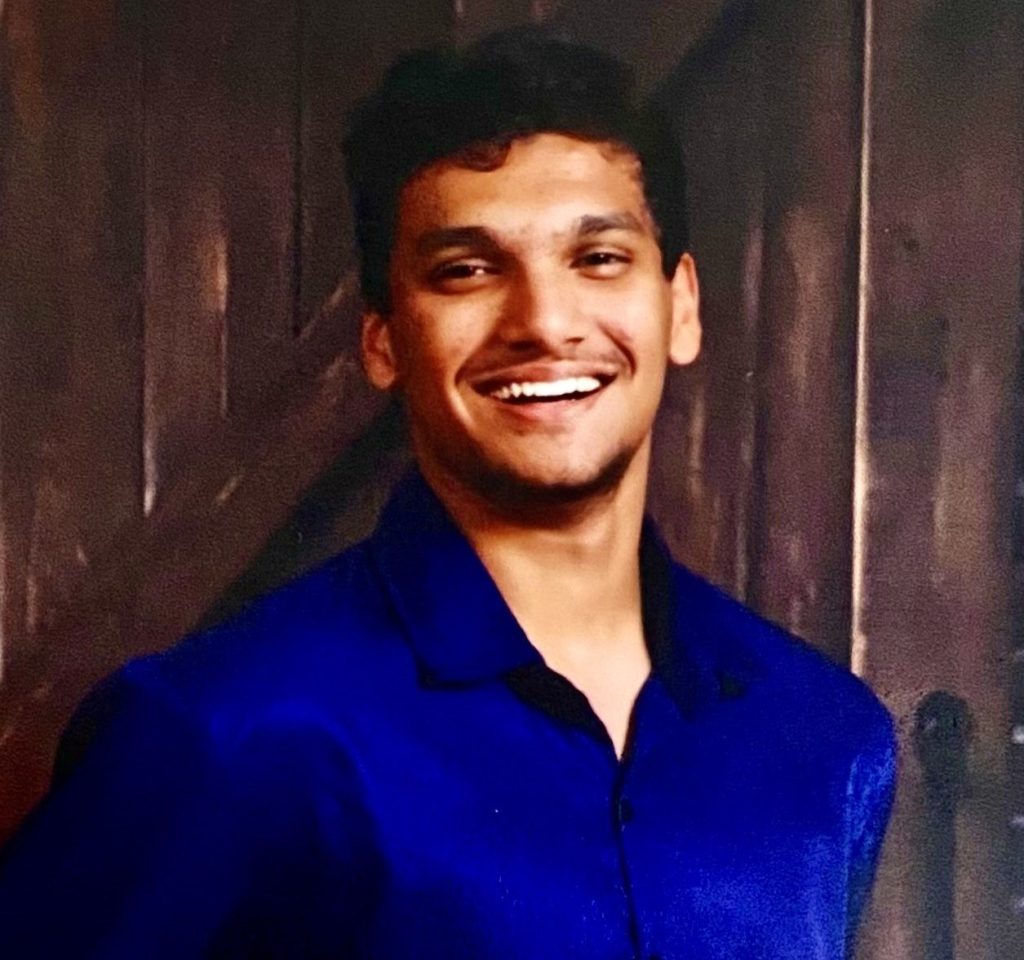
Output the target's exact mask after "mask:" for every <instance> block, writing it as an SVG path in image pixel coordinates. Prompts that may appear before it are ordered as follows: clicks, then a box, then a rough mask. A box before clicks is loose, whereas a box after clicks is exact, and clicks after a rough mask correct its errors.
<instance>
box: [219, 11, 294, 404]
mask: <svg viewBox="0 0 1024 960" xmlns="http://www.w3.org/2000/svg"><path fill="white" fill-rule="evenodd" d="M300 2H301V0H273V2H271V0H262V2H261V0H244V2H243V0H235V2H234V3H233V4H230V5H227V6H221V7H220V9H222V10H223V11H224V12H223V16H224V17H225V18H226V19H227V23H226V25H225V33H226V37H225V41H224V48H223V50H222V52H221V54H220V63H219V65H218V67H219V73H220V77H219V82H218V83H217V86H216V88H215V89H214V90H212V91H210V94H209V96H210V97H211V99H212V98H213V97H214V96H216V97H218V98H220V99H222V101H223V116H224V122H223V127H222V132H223V137H224V144H223V149H224V153H223V155H222V156H221V158H220V163H221V165H222V170H223V180H222V187H223V196H224V229H225V234H226V238H227V291H226V302H225V313H226V317H225V323H226V337H227V345H226V365H227V369H226V379H227V384H226V395H227V408H228V415H229V416H231V417H239V418H241V419H242V420H243V421H246V420H249V419H251V418H253V417H256V416H258V411H259V409H260V408H261V406H262V405H263V404H265V403H267V402H268V401H269V400H270V397H271V395H272V392H273V389H274V388H275V387H276V386H277V384H278V383H279V382H280V381H281V378H282V377H284V376H286V375H287V373H288V372H289V371H290V369H291V365H292V364H293V363H294V362H295V360H296V350H295V344H294V336H293V328H294V324H295V310H296V306H297V303H296V298H297V292H298V281H297V278H296V276H295V256H296V250H295V235H296V208H297V196H296V189H297V183H296V179H297V163H298V148H299V144H298V129H299V128H298V123H299V111H300V103H299V92H300V73H299V71H300V54H301V51H300V46H299V32H298V31H299V20H300V16H301V11H300V9H299V8H300ZM214 6H215V7H217V6H218V5H214Z"/></svg>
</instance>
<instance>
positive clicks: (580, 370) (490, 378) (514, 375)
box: [470, 360, 619, 394]
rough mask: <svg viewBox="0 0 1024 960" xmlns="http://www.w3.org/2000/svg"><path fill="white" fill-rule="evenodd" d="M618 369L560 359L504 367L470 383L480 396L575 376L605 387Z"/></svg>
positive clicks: (591, 362) (599, 364)
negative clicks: (510, 387) (519, 384)
mask: <svg viewBox="0 0 1024 960" xmlns="http://www.w3.org/2000/svg"><path fill="white" fill-rule="evenodd" d="M618 372H619V371H618V368H617V367H616V366H614V365H612V364H610V363H606V362H594V361H582V360H556V361H549V362H546V363H545V362H535V363H526V364H517V365H516V366H512V367H502V368H501V369H499V370H491V371H488V372H487V373H484V374H481V375H480V376H478V377H473V378H472V379H471V380H470V384H471V385H472V387H473V389H474V390H476V391H477V392H479V393H484V394H487V393H491V392H492V391H494V390H498V389H500V388H501V387H504V386H507V385H508V384H511V383H551V382H553V381H555V380H568V379H570V378H572V377H593V378H594V379H595V380H600V381H601V385H602V386H605V385H606V384H608V383H610V382H611V381H612V380H614V379H615V377H616V375H617V374H618Z"/></svg>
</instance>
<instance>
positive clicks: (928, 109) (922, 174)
mask: <svg viewBox="0 0 1024 960" xmlns="http://www.w3.org/2000/svg"><path fill="white" fill-rule="evenodd" d="M874 17H875V19H874V29H873V45H872V49H873V70H872V71H871V73H870V79H871V89H872V96H871V99H870V107H871V123H870V132H871V154H870V162H871V167H870V173H871V176H870V193H869V200H870V202H869V207H868V211H869V217H870V218H869V221H868V224H867V226H868V230H867V245H868V246H867V254H868V274H867V278H868V281H869V287H868V290H869V295H868V300H867V304H866V306H867V312H866V317H865V319H866V325H865V329H864V332H863V333H864V342H865V352H864V355H863V363H864V364H865V367H864V386H865V390H866V394H865V398H864V399H865V401H866V407H865V408H864V410H863V414H862V421H861V422H862V429H861V434H860V439H861V444H860V448H859V449H858V457H859V458H861V460H860V465H859V466H860V470H859V473H860V476H861V482H860V483H859V485H858V491H857V492H858V503H859V505H860V506H859V510H858V517H857V521H858V524H859V526H860V536H859V541H860V543H862V544H863V550H862V554H861V555H860V556H859V557H858V558H857V560H858V561H859V562H858V566H857V575H858V580H857V583H858V586H857V598H858V606H857V609H856V611H855V615H856V618H855V627H856V635H855V638H854V640H855V665H856V666H857V667H858V669H860V670H862V671H863V672H864V673H865V675H866V676H867V677H868V678H869V679H870V681H871V682H872V684H873V685H874V686H875V688H876V689H878V690H879V691H880V692H881V693H882V694H883V695H884V696H885V698H886V700H887V701H888V703H889V704H890V706H891V707H892V708H893V710H894V711H895V713H896V714H897V716H898V717H899V719H900V722H901V726H902V729H903V732H904V735H905V744H904V751H903V752H904V758H903V765H902V780H901V791H900V797H899V801H898V806H897V816H896V819H895V821H894V824H893V827H892V830H891V840H890V846H889V850H888V855H887V858H886V861H885V868H884V870H883V876H882V883H881V885H880V887H879V889H878V892H877V896H876V906H877V914H878V918H877V919H878V926H877V933H876V935H875V937H874V942H873V950H872V951H871V952H870V955H871V956H873V957H884V958H885V960H910V958H916V957H920V956H923V955H925V953H926V952H927V950H928V949H930V946H929V945H930V944H934V942H936V938H935V935H934V931H935V930H936V929H937V928H938V927H940V926H941V925H942V924H944V923H946V922H947V917H946V916H945V914H946V913H947V912H948V908H947V906H946V905H945V904H943V903H942V900H941V888H940V887H938V886H936V879H937V878H936V877H935V870H934V865H933V864H932V863H930V861H929V859H928V850H929V844H930V843H932V842H933V841H932V840H930V839H929V838H928V837H925V836H923V835H922V829H921V826H922V822H923V821H924V820H925V819H926V815H927V809H928V807H927V797H928V793H927V787H926V784H925V780H924V773H923V770H922V767H921V765H920V763H919V762H918V759H917V757H916V756H915V754H914V751H913V750H912V749H911V747H910V744H909V742H908V741H907V739H906V735H908V734H909V732H910V730H911V729H912V727H913V724H914V720H915V713H916V711H917V709H918V707H919V705H920V702H921V700H922V698H923V696H924V695H925V694H927V693H929V692H930V691H934V690H942V691H947V692H949V693H951V694H954V695H956V696H958V697H960V698H962V700H963V701H964V702H965V704H966V707H967V709H968V710H969V712H970V714H971V716H972V719H973V724H972V726H973V739H972V740H971V743H970V750H969V754H968V766H967V792H966V793H965V794H964V795H963V797H962V799H961V803H960V810H959V815H958V817H957V820H956V827H957V837H956V844H957V846H956V861H955V873H954V880H955V913H954V922H955V942H956V955H957V956H962V957H965V958H966V957H970V958H972V960H974V958H978V960H988V958H993V960H994V958H1001V960H1002V958H1010V957H1016V956H1020V955H1021V950H1022V946H1021V943H1020V940H1019V939H1015V938H1014V931H1013V927H1012V924H1011V921H1010V914H1009V889H1008V885H1007V884H1006V882H1005V880H1006V870H1007V864H1006V862H1005V859H1004V857H1005V852H1006V850H1007V849H1008V839H1009V836H1008V814H1009V804H1008V798H1007V796H1006V793H1005V787H1006V751H1007V742H1006V740H1007V730H1008V729H1009V716H1008V713H1009V704H1008V699H1009V689H1008V684H1009V671H1008V669H1007V665H1008V658H1009V652H1010V649H1011V627H1012V624H1011V620H1010V612H1011V606H1010V600H1011V596H1010V592H1011V585H1012V582H1013V581H1012V572H1013V571H1012V557H1011V543H1010V537H1011V531H1012V510H1013V499H1014V488H1013V483H1014V477H1013V459H1012V456H1013V443H1012V439H1011V438H1012V437H1013V436H1014V425H1013V423H1012V419H1011V418H1012V412H1013V391H1014V380H1015V377H1016V373H1017V365H1018V362H1019V361H1018V350H1019V348H1020V339H1019V325H1020V323H1021V319H1022V317H1021V304H1020V291H1021V257H1022V236H1021V224H1022V213H1024V210H1022V186H1024V87H1022V75H1021V63H1022V62H1024V49H1022V36H1021V24H1020V7H1019V5H1017V4H1007V3H1001V2H995V0H993V2H986V3H976V4H971V5H970V6H969V8H968V7H966V6H964V5H957V4H951V3H946V2H940V0H913V2H906V3H901V4H877V5H876V6H875V11H874ZM1017 923H1018V924H1019V921H1017ZM939 939H941V938H939Z"/></svg>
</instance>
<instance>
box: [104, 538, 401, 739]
mask: <svg viewBox="0 0 1024 960" xmlns="http://www.w3.org/2000/svg"><path fill="white" fill-rule="evenodd" d="M404 649H405V648H404V644H402V643H401V642H400V640H399V634H398V630H397V628H396V625H395V621H394V618H393V615H392V613H391V611H390V608H389V606H388V604H387V603H386V602H385V601H384V599H383V596H382V591H381V588H380V586H379V583H378V579H377V577H376V575H375V573H374V570H373V564H372V560H371V559H370V551H369V549H368V544H367V543H366V542H363V543H360V544H357V545H356V546H354V547H351V548H349V549H348V550H346V551H344V552H342V553H340V554H338V555H337V556H335V557H334V558H332V559H331V560H329V561H327V562H326V563H325V564H323V565H321V566H319V567H317V568H316V569H314V570H311V571H309V572H306V573H303V574H301V575H300V576H298V577H297V578H295V579H293V580H291V581H289V582H288V583H286V584H284V585H282V586H280V587H278V588H277V589H275V590H273V591H272V592H270V593H267V594H265V595H263V596H261V597H258V598H256V599H254V600H252V601H250V602H249V603H248V604H246V605H245V606H244V607H243V608H242V609H240V610H239V611H237V612H235V613H234V614H232V615H231V616H230V617H228V618H227V619H225V620H223V621H222V622H220V623H217V624H215V625H213V626H210V627H207V628H204V629H201V630H199V631H196V632H194V633H192V634H190V635H189V636H187V637H185V638H184V639H183V640H182V641H180V642H179V643H178V644H176V645H175V646H173V647H172V648H170V649H169V650H167V651H164V652H162V653H158V654H154V655H151V656H147V657H143V658H140V659H138V660H135V661H132V662H131V663H129V664H127V665H126V666H125V667H123V668H122V670H121V671H120V673H119V674H118V675H117V677H116V678H115V680H114V681H112V683H111V684H108V685H113V686H117V685H118V684H124V685H127V686H130V687H133V688H136V689H139V690H142V691H148V692H149V693H151V694H152V695H154V696H155V697H157V698H160V699H162V700H164V701H165V702H168V703H172V704H173V705H174V707H175V708H176V709H178V710H180V712H181V713H182V714H183V715H185V716H188V717H189V718H191V719H192V720H193V721H198V722H200V723H202V724H203V725H204V726H208V727H211V728H214V729H217V730H220V731H225V730H230V729H231V728H233V727H238V726H244V727H252V726H253V725H258V724H259V723H262V722H265V721H267V720H268V718H270V717H278V718H284V717H286V716H292V717H298V716H306V717H314V716H317V715H319V714H321V713H323V712H324V711H336V710H337V709H338V707H339V705H340V704H343V703H344V702H345V701H346V700H350V699H352V698H358V697H359V696H366V697H372V696H373V692H372V689H370V688H373V687H374V686H375V685H376V684H380V683H381V682H382V681H383V678H384V677H385V676H388V675H391V676H395V675H400V674H401V673H402V670H403V668H405V667H406V664H405V662H404V661H405V660H407V657H404V656H403V651H404Z"/></svg>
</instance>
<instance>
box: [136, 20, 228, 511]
mask: <svg viewBox="0 0 1024 960" xmlns="http://www.w3.org/2000/svg"><path fill="white" fill-rule="evenodd" d="M229 9H230V8H226V7H225V6H223V5H220V4H210V3H205V2H202V0H154V2H153V3H150V4H147V6H146V9H145V13H144V19H145V28H146V29H145V33H146V37H145V40H146V52H145V59H146V68H145V71H144V74H143V97H144V102H145V164H146V186H145V225H146V237H145V249H146V284H145V334H146V336H145V351H146V360H145V396H144V403H145V438H144V444H145V446H144V451H145V471H146V490H145V497H146V509H147V512H148V511H150V510H152V509H153V507H154V505H155V504H156V502H157V500H158V498H159V496H160V495H161V491H162V490H163V489H164V488H165V487H166V486H167V485H168V484H169V483H170V482H171V481H172V480H173V478H174V476H175V475H176V473H177V472H180V471H181V470H183V469H185V468H186V467H187V466H188V465H190V463H191V461H192V460H193V458H194V456H195V454H196V452H197V451H196V450H195V441H196V437H197V436H202V435H204V434H208V433H210V432H211V431H212V429H213V427H214V425H215V424H216V423H217V421H219V420H220V419H221V418H222V417H223V416H225V415H226V414H227V407H228V360H227V357H228V324H227V304H228V293H229V289H230V286H231V268H232V264H231V262H230V260H229V256H230V251H231V238H230V235H229V230H228V216H229V213H228V204H227V181H228V179H229V178H234V177H235V176H237V171H236V170H235V169H234V167H233V166H230V165H229V163H228V162H227V161H228V160H229V158H231V146H232V143H231V130H232V127H231V111H230V110H229V103H228V98H227V96H226V93H227V91H226V89H225V79H226V78H225V74H224V70H223V69H222V67H223V61H224V58H225V56H226V55H227V54H228V40H229V38H230V35H231V32H232V30H233V28H234V26H235V23H234V19H233V18H232V17H230V16H228V15H227V12H228V10H229Z"/></svg>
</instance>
